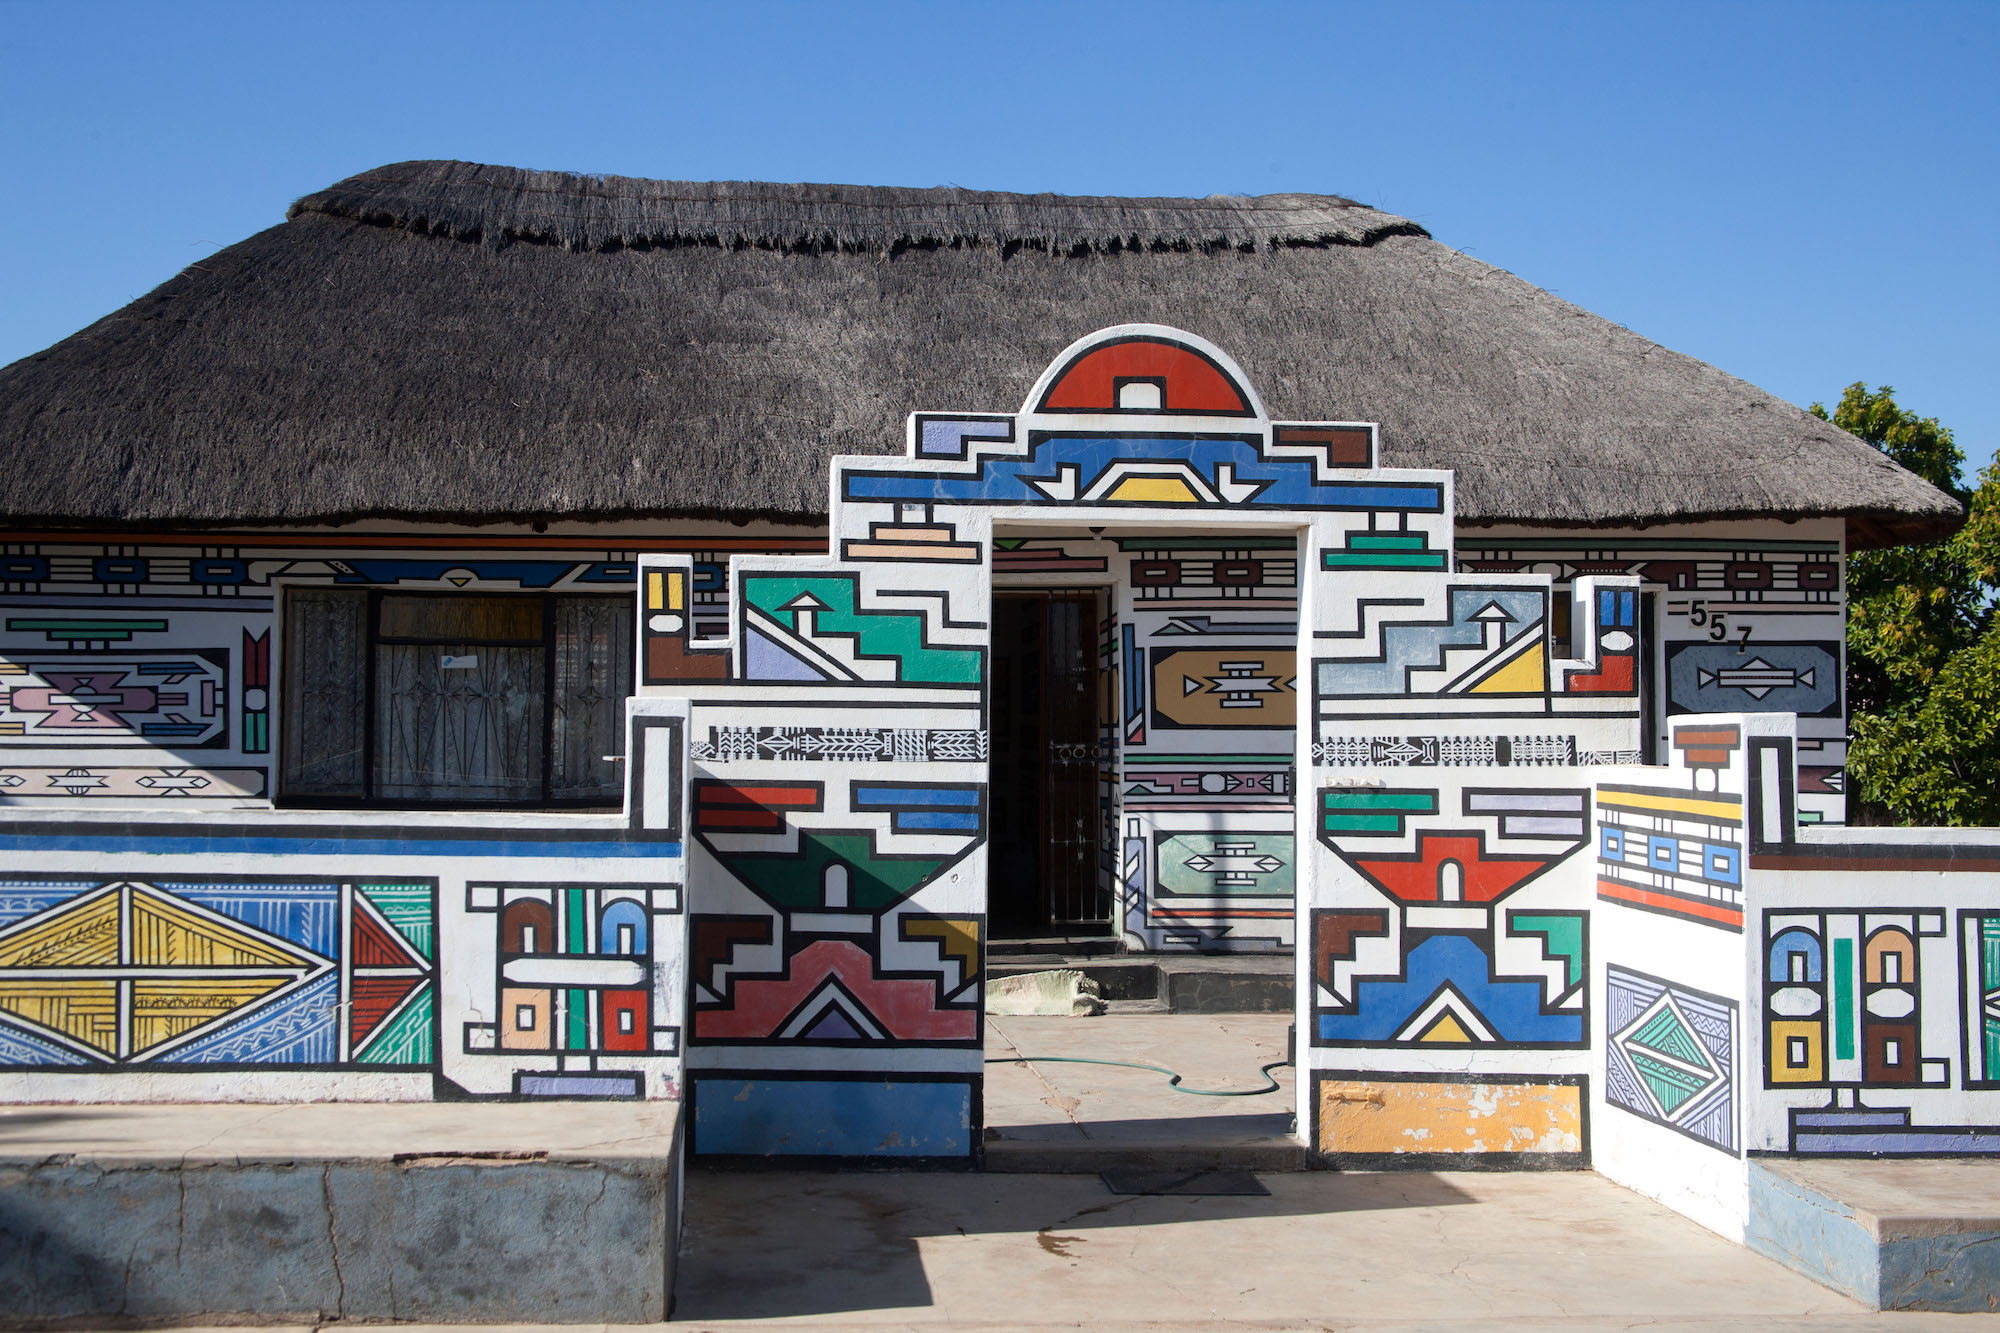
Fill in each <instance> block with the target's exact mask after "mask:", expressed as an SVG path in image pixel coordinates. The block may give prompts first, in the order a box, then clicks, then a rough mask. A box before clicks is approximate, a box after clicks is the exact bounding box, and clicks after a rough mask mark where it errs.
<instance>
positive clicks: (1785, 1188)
mask: <svg viewBox="0 0 2000 1333" xmlns="http://www.w3.org/2000/svg"><path fill="white" fill-rule="evenodd" d="M1746 1239H1747V1240H1748V1243H1749V1245H1750V1248H1752V1249H1754V1250H1756V1251H1757V1252H1759V1253H1760V1254H1766V1255H1769V1256H1770V1257H1771V1258H1773V1259H1776V1260H1778V1261H1779V1262H1780V1263H1783V1264H1786V1265H1788V1266H1789V1267H1791V1268H1794V1269H1796V1270H1798V1271H1799V1272H1801V1273H1803V1274H1805V1275H1806V1276H1807V1277H1810V1278H1813V1279H1814V1280H1816V1281H1819V1282H1823V1283H1825V1284H1826V1285H1827V1286H1829V1287H1832V1288H1833V1289H1834V1290H1836V1291H1842V1292H1846V1293H1847V1294H1848V1295H1850V1296H1853V1297H1854V1298H1855V1299H1856V1300H1858V1301H1861V1302H1862V1303H1864V1304H1866V1305H1868V1306H1870V1307H1871V1308H1874V1309H1878V1310H1953V1311H1959V1312H1968V1311H1977V1312H1981V1313H1991V1312H1994V1311H2000V1160H1995V1159H1993V1158H1964V1157H1958V1158H1909V1157H1901V1158H1886V1159H1881V1160H1867V1161H1862V1160H1809V1159H1790V1158H1784V1159H1781V1158H1758V1159H1753V1160H1752V1161H1751V1163H1750V1226H1749V1232H1748V1235H1747V1237H1746Z"/></svg>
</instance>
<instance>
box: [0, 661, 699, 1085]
mask: <svg viewBox="0 0 2000 1333" xmlns="http://www.w3.org/2000/svg"><path fill="white" fill-rule="evenodd" d="M685 731H686V708H685V706H684V705H682V704H680V703H678V702H676V701H671V700H643V701H635V702H634V703H633V705H632V706H631V710H630V714H629V717H628V738H629V743H628V754H630V755H631V756H632V758H631V760H630V762H629V763H628V765H627V767H628V769H629V770H630V772H629V774H628V779H627V782H628V796H627V806H628V810H629V811H630V813H629V815H621V816H590V815H573V816H564V815H543V814H485V815H473V814H448V815H447V814H430V815H418V814H394V815H379V814H369V813H365V812H354V813H347V812H342V813H332V812H324V813H304V812H298V813H294V812H282V813H281V812H261V813H259V814H257V815H256V816H255V817H254V818H245V817H243V816H240V815H231V814H228V813H225V812H213V811H203V812H192V811H191V812H187V813H179V812H165V811H120V812H112V811H104V812H97V811H74V812H68V813H66V814H64V815H63V816H61V817H60V818H50V817H47V816H43V815H39V814H37V813H36V812H34V811H26V810H18V809H9V810H0V1100H8V1101H68V1102H83V1101H202V1100H222V1101H315V1100H347V1101H405V1100H424V1099H429V1098H439V1099H449V1098H454V1097H468V1096H469V1097H498V1098H509V1097H512V1098H533V1097H620V1098H676V1097H678V1096H680V1094H681V1086H682V1074H681V1066H682V1060H683V1055H682V1049H681V1045H682V1043H681V1033H682V1029H683V1027H684V1025H685V1018H684V1012H683V1011H684V1006H685V994H686V970H685V956H686V924H685V923H686V916H685V892H686V858H685V855H684V852H683V845H684V844H683V831H684V829H685V827H686V814H685V801H686V791H685V785H686V784H685V777H684V775H685V772H686V758H685V749H686V737H685Z"/></svg>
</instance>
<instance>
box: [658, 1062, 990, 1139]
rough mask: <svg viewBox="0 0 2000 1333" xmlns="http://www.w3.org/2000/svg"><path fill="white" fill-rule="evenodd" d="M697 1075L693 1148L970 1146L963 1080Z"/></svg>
mask: <svg viewBox="0 0 2000 1333" xmlns="http://www.w3.org/2000/svg"><path fill="white" fill-rule="evenodd" d="M894 1080H895V1075H893V1074H884V1075H882V1077H881V1080H880V1081H879V1082H878V1081H875V1080H872V1079H871V1080H869V1081H867V1082H861V1081H859V1080H848V1079H805V1078H769V1077H765V1076H760V1075H751V1076H736V1077H720V1078H697V1079H696V1080H695V1097H694V1146H695V1152H696V1154H697V1155H699V1156H702V1157H709V1156H716V1155H731V1156H735V1155H742V1156H755V1157H966V1156H969V1155H971V1152H972V1099H973V1097H974V1096H976V1095H977V1093H976V1092H975V1091H974V1089H973V1086H972V1085H971V1084H969V1083H945V1082H937V1083H933V1082H928V1081H926V1082H903V1083H899V1082H896V1081H894Z"/></svg>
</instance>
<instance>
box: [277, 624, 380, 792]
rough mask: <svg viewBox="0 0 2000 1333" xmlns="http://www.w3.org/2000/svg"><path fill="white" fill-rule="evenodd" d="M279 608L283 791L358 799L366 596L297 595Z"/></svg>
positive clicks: (365, 670) (364, 689)
mask: <svg viewBox="0 0 2000 1333" xmlns="http://www.w3.org/2000/svg"><path fill="white" fill-rule="evenodd" d="M285 605H286V608H287V615H286V619H285V624H286V631H287V632H286V637H285V662H284V665H285V679H286V683H287V685H288V686H289V688H288V689H287V691H286V695H285V718H284V722H285V791H286V792H287V793H289V794H291V795H296V796H359V795H361V794H362V790H361V764H362V737H363V733H362V722H363V719H362V708H363V701H364V699H365V698H366V697H367V688H368V656H367V649H368V636H367V625H366V620H367V616H368V594H367V593H365V592H322V591H312V592H304V591H300V592H293V593H290V594H289V595H288V596H287V597H286V599H285Z"/></svg>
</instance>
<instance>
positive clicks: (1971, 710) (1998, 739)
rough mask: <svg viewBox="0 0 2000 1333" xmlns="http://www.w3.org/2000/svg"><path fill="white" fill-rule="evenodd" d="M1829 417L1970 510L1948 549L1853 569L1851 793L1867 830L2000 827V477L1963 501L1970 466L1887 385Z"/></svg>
mask: <svg viewBox="0 0 2000 1333" xmlns="http://www.w3.org/2000/svg"><path fill="white" fill-rule="evenodd" d="M1810 410H1811V412H1812V413H1813V415H1815V416H1817V417H1819V418H1821V419H1822V420H1830V421H1832V422H1833V424H1834V425H1836V426H1839V427H1840V428H1841V429H1842V430H1846V431H1849V432H1851V433H1853V434H1855V435H1858V436H1860V437H1861V438H1862V439H1864V440H1866V441H1868V442H1869V443H1870V444H1872V445H1874V446H1875V447H1876V448H1877V449H1880V450H1881V451H1882V452H1883V453H1885V454H1887V455H1888V456H1889V457H1890V458H1892V459H1894V460H1895V461H1896V462H1898V463H1900V464H1902V465H1903V466H1904V467H1906V468H1908V469H1910V471H1912V472H1914V473H1916V474H1917V475H1918V476H1920V477H1922V478H1924V479H1925V480H1926V481H1929V482H1930V483H1931V484H1932V485H1934V486H1936V487H1938V488H1939V489H1940V490H1943V491H1946V492H1948V493H1950V494H1952V495H1955V496H1957V497H1958V498H1959V499H1960V500H1962V501H1965V502H1966V505H1967V508H1968V510H1969V513H1970V518H1969V519H1968V521H1967V523H1966V525H1965V527H1964V528H1963V529H1961V530H1960V531H1959V532H1958V533H1957V534H1956V535H1955V536H1953V537H1952V538H1951V539H1950V540H1948V541H1943V542H1937V543H1933V544H1929V545H1923V546H1897V547H1891V548H1889V549H1887V550H1882V551H1861V552H1857V553H1856V554H1854V555H1851V556H1849V557H1848V561H1847V681H1848V709H1849V724H1850V726H1851V728H1852V731H1853V740H1852V742H1851V743H1850V744H1849V746H1848V751H1847V772H1848V780H1849V786H1848V794H1849V799H1850V800H1851V801H1854V802H1855V803H1856V807H1857V808H1856V809H1855V810H1854V811H1853V812H1852V814H1853V816H1854V817H1856V818H1857V819H1859V820H1871V821H1873V822H1883V821H1887V822H1893V823H1902V824H1955V825H1967V824H2000V616H1996V615H1995V612H1994V602H1995V595H1996V591H2000V471H1996V468H1995V467H1988V468H1986V469H1985V470H1984V471H1983V472H1981V473H1980V475H1979V483H1978V485H1977V486H1976V487H1975V488H1973V489H1972V490H1969V491H1968V490H1966V489H1965V488H1964V486H1963V485H1962V484H1961V483H1960V479H1959V469H1960V467H1961V465H1963V463H1964V462H1965V455H1964V453H1963V452H1962V451H1961V450H1960V449H1959V447H1958V445H1957V443H1956V442H1955V441H1954V440H1953V439H1952V436H1951V431H1950V430H1949V429H1947V428H1946V427H1944V426H1942V425H1940V424H1939V422H1938V419H1937V418H1936V417H1919V416H1917V415H1916V414H1915V413H1914V412H1909V411H1906V410H1904V409H1903V408H1901V407H1899V406H1897V404H1896V398H1895V390H1894V389H1892V388H1891V387H1889V386H1888V385H1886V384H1885V385H1883V386H1882V387H1881V388H1880V389H1875V390H1870V389H1869V388H1868V386H1867V385H1865V384H1850V385H1848V386H1847V391H1846V392H1845V393H1843V394H1842V395H1841V398H1840V403H1839V405H1838V406H1836V407H1835V408H1834V409H1833V411H1832V413H1830V414H1829V413H1828V412H1827V410H1826V408H1825V407H1824V406H1823V405H1821V404H1819V403H1814V404H1813V405H1812V407H1811V409H1810Z"/></svg>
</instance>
